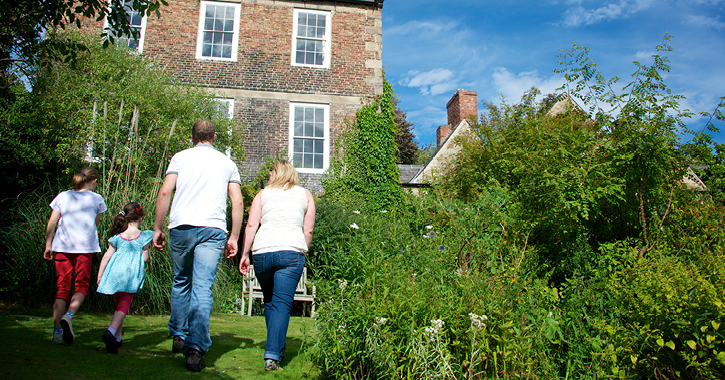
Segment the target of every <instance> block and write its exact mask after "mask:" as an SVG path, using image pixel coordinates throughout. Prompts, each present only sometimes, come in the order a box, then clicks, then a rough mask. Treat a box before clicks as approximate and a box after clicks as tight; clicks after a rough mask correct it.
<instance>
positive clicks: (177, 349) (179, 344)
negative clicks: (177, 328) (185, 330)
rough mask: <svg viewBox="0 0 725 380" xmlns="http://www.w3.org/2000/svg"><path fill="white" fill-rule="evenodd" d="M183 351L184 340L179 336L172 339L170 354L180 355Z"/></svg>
mask: <svg viewBox="0 0 725 380" xmlns="http://www.w3.org/2000/svg"><path fill="white" fill-rule="evenodd" d="M183 350H184V340H183V339H181V337H180V336H175V337H174V343H173V344H172V346H171V352H173V353H175V354H180V353H181V352H182V351H183Z"/></svg>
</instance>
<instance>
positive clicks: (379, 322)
mask: <svg viewBox="0 0 725 380" xmlns="http://www.w3.org/2000/svg"><path fill="white" fill-rule="evenodd" d="M387 320H388V318H383V317H375V323H376V324H377V325H378V326H380V325H382V324H383V323H385V321H387Z"/></svg>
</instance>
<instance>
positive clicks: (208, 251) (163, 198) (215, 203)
mask: <svg viewBox="0 0 725 380" xmlns="http://www.w3.org/2000/svg"><path fill="white" fill-rule="evenodd" d="M215 138H216V131H215V128H214V124H213V123H212V122H211V121H209V120H200V121H198V122H196V123H195V124H194V127H193V129H192V131H191V139H192V141H193V143H194V147H193V148H189V149H186V150H183V151H181V152H179V153H176V154H175V155H174V156H173V157H172V158H171V162H170V163H169V168H168V170H167V171H166V178H165V179H164V184H163V185H162V186H161V190H160V191H159V196H158V199H157V201H156V219H155V224H154V240H153V243H154V247H156V249H158V250H161V249H163V247H164V245H165V240H164V232H163V231H162V229H161V228H162V227H163V224H164V218H165V217H166V212H167V211H168V210H169V203H170V200H171V194H172V193H174V190H175V193H174V202H173V204H172V205H171V213H170V215H169V251H170V252H171V260H172V262H173V264H174V281H173V285H172V287H171V317H170V318H169V335H170V336H171V337H172V338H173V344H172V352H175V353H183V354H184V356H185V357H186V364H185V366H186V369H188V370H190V371H194V372H197V371H201V370H202V369H203V368H204V366H205V363H204V358H203V356H204V354H205V353H206V350H208V349H209V347H210V346H211V336H210V335H209V316H210V313H211V306H212V297H211V288H212V285H214V280H215V279H216V271H217V266H218V265H219V261H220V260H221V257H222V255H224V256H225V257H226V258H227V259H229V258H232V257H234V256H235V255H236V254H237V241H238V240H239V231H240V229H241V226H242V216H243V214H244V202H243V200H242V191H241V187H240V184H241V180H240V178H239V169H238V168H237V165H236V164H235V163H234V162H233V161H232V160H231V159H229V158H228V157H227V156H226V155H224V154H223V153H221V152H219V151H217V150H216V149H214V147H213V146H212V144H214V140H215ZM227 195H228V196H229V199H230V200H231V204H232V228H231V231H229V236H228V237H227V221H226V209H227V207H226V206H227V203H226V200H227Z"/></svg>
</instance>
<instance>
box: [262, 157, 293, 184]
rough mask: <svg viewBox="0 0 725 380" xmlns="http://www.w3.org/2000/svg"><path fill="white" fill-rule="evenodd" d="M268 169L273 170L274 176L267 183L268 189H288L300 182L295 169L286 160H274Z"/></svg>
mask: <svg viewBox="0 0 725 380" xmlns="http://www.w3.org/2000/svg"><path fill="white" fill-rule="evenodd" d="M269 171H270V172H274V178H272V180H271V181H269V183H268V184H267V187H269V188H270V189H277V188H283V189H289V188H291V187H293V186H297V185H299V184H300V180H299V178H298V177H297V171H296V170H295V168H294V167H293V166H292V164H290V163H289V161H287V160H280V161H277V162H275V163H274V165H272V168H271V169H269Z"/></svg>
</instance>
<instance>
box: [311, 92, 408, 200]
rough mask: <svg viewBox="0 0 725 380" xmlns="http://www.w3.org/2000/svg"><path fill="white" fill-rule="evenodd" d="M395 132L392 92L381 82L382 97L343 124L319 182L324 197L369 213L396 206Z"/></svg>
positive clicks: (398, 174) (397, 173)
mask: <svg viewBox="0 0 725 380" xmlns="http://www.w3.org/2000/svg"><path fill="white" fill-rule="evenodd" d="M396 131H397V127H396V125H395V97H394V94H393V88H392V87H391V86H390V84H389V83H388V82H387V81H385V80H384V83H383V93H382V94H381V95H378V96H377V97H375V98H373V99H372V100H371V101H370V102H369V103H368V104H366V105H364V106H363V107H362V108H360V110H358V111H357V113H356V115H355V119H354V120H352V121H351V120H346V125H345V127H344V129H343V132H342V134H341V135H340V137H339V138H338V139H337V141H336V143H335V153H334V155H333V157H332V160H331V163H330V168H329V169H328V170H327V172H326V173H325V176H324V177H323V178H322V185H323V187H324V188H325V194H326V196H327V197H329V198H330V199H331V200H333V201H342V202H346V203H350V204H351V205H359V206H361V208H362V207H366V208H369V209H386V208H390V207H391V206H394V205H395V204H396V203H397V202H399V201H400V198H401V194H402V190H401V186H400V173H399V172H398V167H397V166H396V164H395V155H396V152H397V146H396V144H395V134H396Z"/></svg>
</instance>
